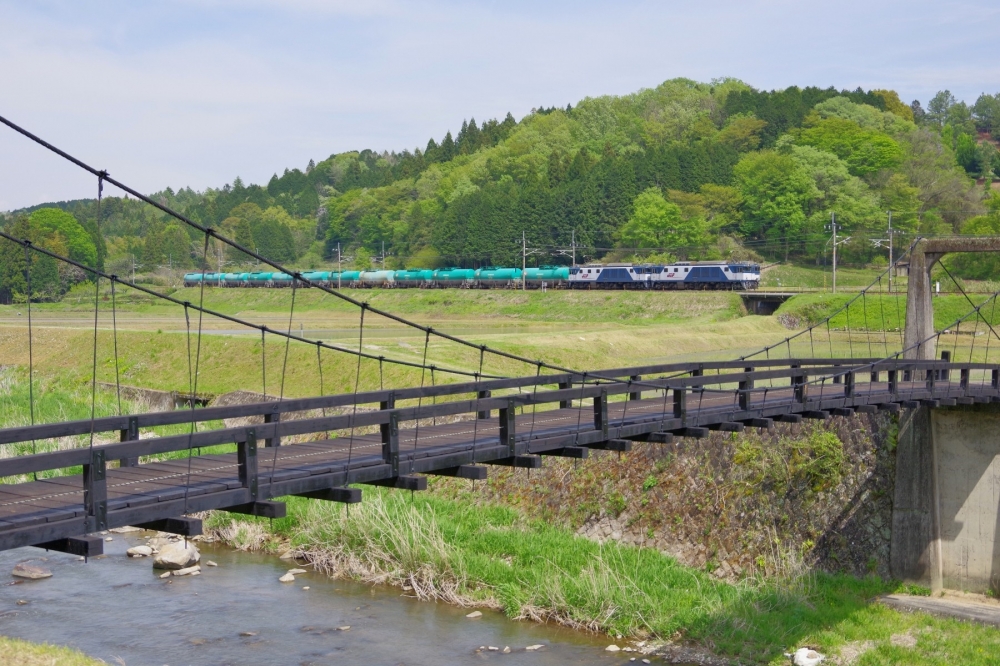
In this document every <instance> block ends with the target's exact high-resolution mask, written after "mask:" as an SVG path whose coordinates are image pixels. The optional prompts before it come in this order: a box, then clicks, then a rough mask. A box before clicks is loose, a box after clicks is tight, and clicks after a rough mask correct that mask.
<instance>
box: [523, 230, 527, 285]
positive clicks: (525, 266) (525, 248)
mask: <svg viewBox="0 0 1000 666" xmlns="http://www.w3.org/2000/svg"><path fill="white" fill-rule="evenodd" d="M527 265H528V241H527V239H526V238H525V236H524V230H523V229H522V230H521V291H524V290H525V289H527V286H526V284H525V279H524V270H525V268H527Z"/></svg>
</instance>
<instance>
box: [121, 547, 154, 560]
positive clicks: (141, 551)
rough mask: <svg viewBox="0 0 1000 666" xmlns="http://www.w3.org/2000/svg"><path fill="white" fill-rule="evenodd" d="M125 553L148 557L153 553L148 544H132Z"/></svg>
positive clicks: (132, 555) (131, 555)
mask: <svg viewBox="0 0 1000 666" xmlns="http://www.w3.org/2000/svg"><path fill="white" fill-rule="evenodd" d="M125 554H126V555H128V556H129V557H149V556H150V555H152V554H153V549H152V548H150V547H149V546H132V547H131V548H129V549H128V550H127V551H125Z"/></svg>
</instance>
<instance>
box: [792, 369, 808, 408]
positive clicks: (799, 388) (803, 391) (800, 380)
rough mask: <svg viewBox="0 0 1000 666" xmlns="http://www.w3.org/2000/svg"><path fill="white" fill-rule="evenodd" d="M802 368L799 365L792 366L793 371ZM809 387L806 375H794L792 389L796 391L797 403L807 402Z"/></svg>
mask: <svg viewBox="0 0 1000 666" xmlns="http://www.w3.org/2000/svg"><path fill="white" fill-rule="evenodd" d="M801 367H802V366H801V365H799V364H798V363H793V364H792V369H793V370H796V369H798V368H801ZM808 386H809V385H808V384H806V376H805V375H792V387H793V389H794V390H793V393H794V395H795V401H796V402H805V401H806V399H807V398H808V397H809V389H808Z"/></svg>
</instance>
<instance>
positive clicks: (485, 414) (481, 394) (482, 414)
mask: <svg viewBox="0 0 1000 666" xmlns="http://www.w3.org/2000/svg"><path fill="white" fill-rule="evenodd" d="M492 395H493V392H492V391H478V392H477V393H476V397H478V398H479V399H480V400H485V399H486V398H489V397H490V396H492ZM476 418H477V419H488V418H490V410H488V409H483V410H480V411H478V412H476Z"/></svg>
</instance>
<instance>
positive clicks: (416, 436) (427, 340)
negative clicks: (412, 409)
mask: <svg viewBox="0 0 1000 666" xmlns="http://www.w3.org/2000/svg"><path fill="white" fill-rule="evenodd" d="M430 342H431V332H430V330H428V331H427V334H426V335H425V336H424V360H423V361H422V365H427V347H428V346H429V345H430ZM420 388H421V389H423V388H424V370H421V371H420ZM423 402H424V395H423V391H421V392H420V395H419V396H417V413H418V416H417V420H416V422H415V423H416V425H415V426H414V428H413V453H414V454H416V452H417V440H418V439H420V417H419V412H420V408H421V407H422V406H423Z"/></svg>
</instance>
